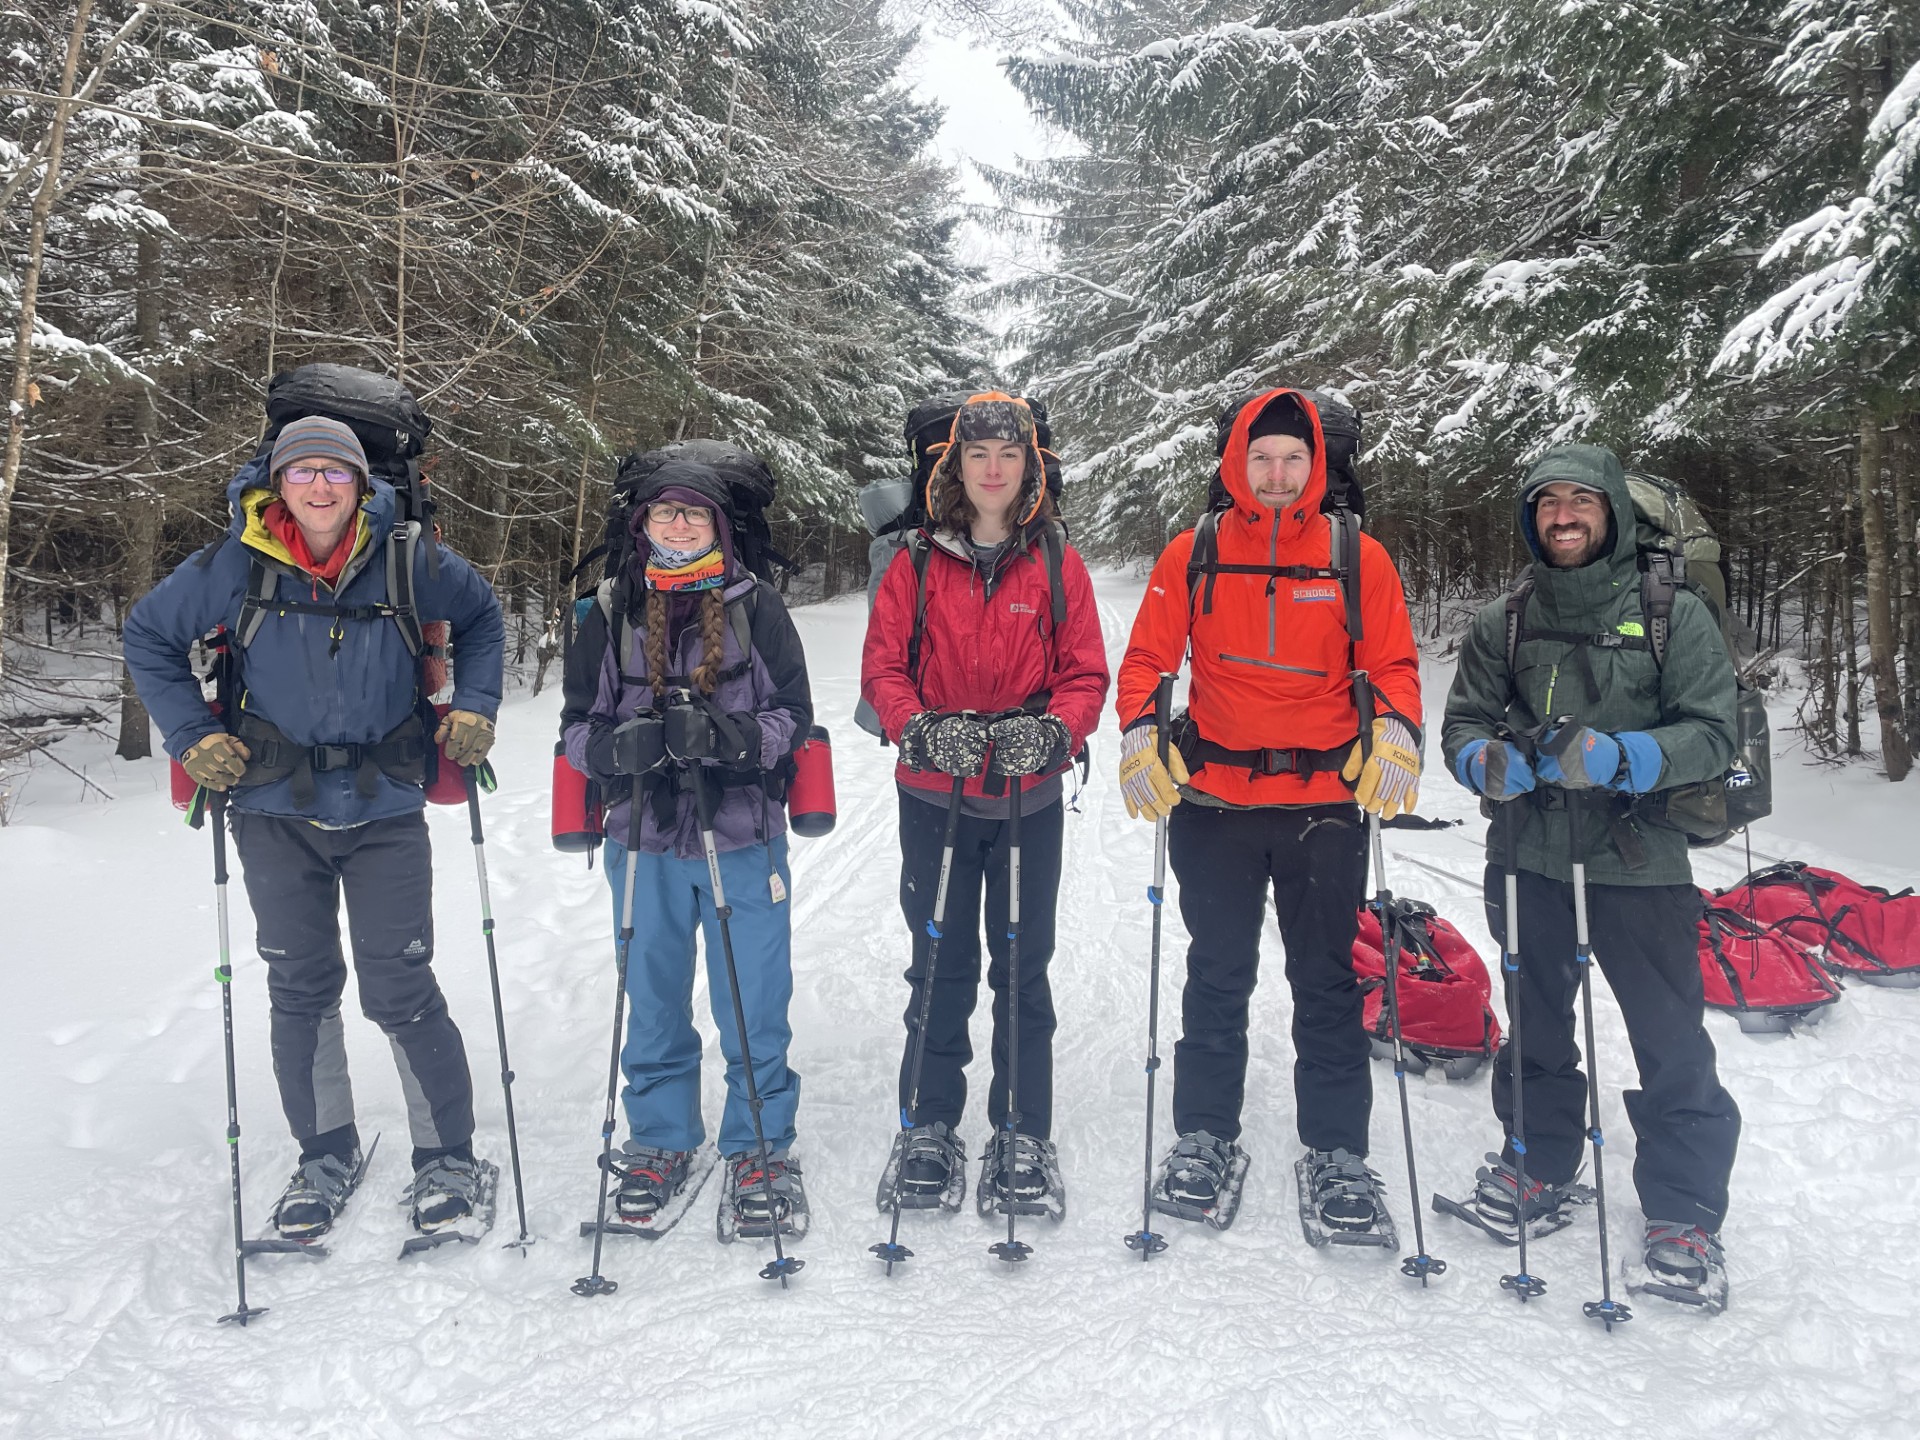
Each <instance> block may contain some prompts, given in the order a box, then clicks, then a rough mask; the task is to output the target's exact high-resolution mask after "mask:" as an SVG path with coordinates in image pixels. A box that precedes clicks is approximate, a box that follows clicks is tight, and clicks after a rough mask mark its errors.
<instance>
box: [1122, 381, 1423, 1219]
mask: <svg viewBox="0 0 1920 1440" xmlns="http://www.w3.org/2000/svg"><path fill="white" fill-rule="evenodd" d="M1221 429H1222V434H1221V437H1220V479H1221V482H1222V485H1223V486H1224V489H1225V491H1226V493H1227V496H1228V497H1229V498H1230V500H1231V509H1226V510H1221V511H1219V512H1218V513H1217V514H1215V515H1214V516H1213V517H1212V518H1211V519H1210V520H1209V521H1208V522H1206V523H1208V524H1210V525H1211V526H1212V527H1213V528H1214V539H1215V542H1216V543H1215V547H1214V554H1213V556H1212V563H1211V564H1208V563H1207V557H1206V553H1205V552H1206V548H1207V547H1205V546H1204V545H1202V547H1201V551H1200V554H1199V555H1198V556H1196V548H1195V531H1192V530H1189V531H1186V532H1184V533H1182V534H1180V535H1178V536H1176V537H1175V538H1174V540H1173V542H1172V543H1171V544H1170V545H1168V546H1167V548H1166V550H1165V551H1164V552H1163V553H1162V554H1161V556H1160V559H1159V561H1158V563H1157V564H1156V565H1155V566H1154V569H1153V576H1152V578H1151V579H1150V580H1149V581H1148V584H1147V593H1146V597H1145V598H1144V600H1143V601H1142V602H1141V605H1140V613H1139V614H1138V615H1137V616H1136V617H1135V619H1134V622H1133V634H1132V637H1131V638H1130V640H1129V642H1128V645H1127V653H1126V658H1125V660H1123V661H1122V662H1121V666H1120V676H1119V687H1118V704H1117V710H1118V714H1119V719H1120V724H1121V727H1122V730H1123V732H1124V734H1123V741H1122V754H1121V763H1120V783H1121V788H1122V791H1123V794H1124V795H1125V798H1126V801H1127V809H1128V813H1129V814H1131V815H1134V816H1139V815H1142V814H1144V815H1146V816H1148V817H1149V818H1151V819H1154V820H1160V819H1163V818H1164V819H1165V820H1166V821H1167V854H1168V858H1169V859H1170V860H1171V861H1172V863H1173V870H1174V874H1175V876H1176V877H1177V878H1178V879H1179V882H1180V914H1181V918H1182V919H1183V920H1184V921H1185V923H1186V927H1187V933H1188V935H1189V937H1190V940H1191V943H1190V945H1189V947H1188V950H1187V982H1186V989H1185V991H1184V993H1183V995H1182V997H1181V1035H1180V1040H1179V1043H1178V1044H1177V1045H1176V1046H1175V1048H1174V1062H1173V1066H1174V1070H1173V1074H1174V1079H1173V1117H1174V1127H1175V1129H1176V1130H1177V1131H1178V1132H1179V1136H1180V1138H1179V1141H1178V1143H1177V1144H1176V1145H1175V1146H1174V1147H1173V1149H1172V1151H1171V1152H1170V1153H1169V1154H1168V1155H1167V1157H1166V1161H1165V1163H1164V1164H1163V1166H1162V1169H1161V1173H1160V1176H1159V1179H1158V1181H1157V1182H1156V1186H1155V1199H1154V1203H1155V1207H1156V1208H1157V1209H1159V1210H1161V1211H1163V1212H1164V1213H1166V1214H1170V1215H1175V1216H1178V1217H1180V1218H1183V1219H1190V1220H1203V1221H1205V1222H1207V1223H1208V1224H1211V1225H1213V1226H1215V1227H1216V1228H1225V1226H1227V1225H1228V1224H1231V1223H1232V1220H1233V1216H1234V1211H1235V1209H1236V1208H1237V1206H1238V1203H1239V1190H1240V1182H1241V1180H1242V1179H1243V1178H1244V1176H1245V1174H1246V1168H1247V1157H1246V1154H1245V1152H1243V1151H1242V1150H1241V1148H1240V1146H1239V1144H1238V1143H1237V1142H1238V1140H1239V1136H1240V1111H1241V1106H1242V1103H1243V1100H1244V1096H1245V1090H1246V1072H1247V1010H1248V1003H1249V1001H1250V1000H1251V998H1252V995H1253V987H1254V982H1255V979H1256V977H1257V972H1258V967H1259V959H1260V932H1261V926H1262V923H1263V920H1264V915H1265V909H1266V896H1267V890H1268V887H1269V886H1271V887H1272V889H1273V894H1274V901H1275V905H1276V908H1277V910H1278V912H1279V918H1280V936H1281V939H1282V941H1283V942H1284V944H1285V947H1286V955H1287V980H1288V983H1289V984H1290V985H1291V986H1292V988H1293V1044H1294V1104H1295V1112H1296V1113H1295V1118H1296V1121H1297V1124H1298V1128H1299V1135H1300V1140H1301V1142H1302V1143H1303V1144H1304V1145H1305V1146H1306V1147H1307V1153H1306V1155H1305V1156H1304V1157H1302V1159H1301V1160H1300V1162H1299V1164H1298V1166H1297V1167H1296V1168H1297V1170H1298V1173H1299V1179H1300V1187H1301V1200H1302V1208H1301V1219H1302V1223H1303V1225H1304V1226H1305V1228H1306V1230H1307V1234H1308V1238H1309V1239H1310V1240H1312V1241H1314V1242H1315V1243H1324V1242H1325V1241H1326V1240H1328V1239H1343V1238H1344V1240H1345V1242H1346V1243H1363V1244H1365V1243H1379V1244H1391V1243H1392V1240H1393V1228H1392V1221H1391V1219H1390V1218H1389V1217H1388V1215H1387V1211H1386V1206H1385V1203H1384V1199H1383V1196H1382V1193H1381V1190H1380V1184H1379V1180H1378V1178H1377V1177H1376V1176H1375V1175H1374V1174H1373V1172H1372V1171H1370V1170H1369V1169H1368V1168H1367V1165H1366V1155H1367V1126H1368V1117H1369V1112H1370V1111H1371V1108H1372V1102H1373V1086H1372V1079H1371V1077H1370V1076H1369V1074H1368V1070H1367V1057H1368V1048H1369V1046H1368V1040H1367V1036H1366V1032H1365V1030H1364V1028H1363V1024H1362V1020H1361V993H1360V986H1359V982H1358V981H1357V979H1356V978H1355V976H1354V972H1353V941H1354V935H1355V932H1356V930H1357V928H1358V924H1357V911H1358V909H1359V906H1360V904H1361V902H1362V900H1363V898H1364V894H1365V888H1366V875H1367V832H1366V827H1365V825H1364V823H1363V819H1362V815H1361V810H1360V808H1358V807H1357V806H1356V801H1357V802H1358V806H1359V807H1364V808H1365V809H1366V810H1368V811H1370V812H1373V813H1376V814H1379V815H1381V816H1382V817H1383V818H1391V817H1392V816H1393V815H1395V814H1397V813H1399V812H1400V811H1402V810H1406V811H1411V810H1412V809H1413V807H1414V804H1415V802H1416V800H1417V799H1418V790H1417V785H1418V780H1419V774H1420V738H1419V737H1420V663H1419V655H1418V652H1417V651H1416V649H1415V647H1414V641H1413V626H1412V623H1411V621H1410V620H1409V618H1408V615H1407V605H1406V598H1405V596H1404V594H1403V593H1402V591H1401V585H1400V576H1399V573H1398V572H1397V571H1396V570H1395V569H1394V567H1393V562H1392V561H1391V560H1390V559H1388V558H1387V552H1386V551H1385V550H1384V549H1382V548H1381V546H1380V545H1379V543H1378V542H1377V541H1375V540H1374V539H1373V538H1372V537H1371V536H1369V535H1357V539H1358V548H1357V552H1351V551H1350V552H1349V553H1357V558H1358V565H1357V568H1358V572H1359V573H1358V574H1357V575H1354V574H1343V573H1340V569H1339V567H1338V566H1336V565H1335V564H1334V559H1335V556H1334V550H1335V548H1336V547H1335V546H1334V533H1335V532H1334V528H1333V526H1332V524H1331V522H1330V521H1329V518H1328V516H1327V515H1325V514H1323V513H1322V512H1321V502H1322V500H1323V498H1324V497H1325V495H1326V493H1327V443H1326V439H1325V436H1324V435H1323V433H1322V429H1321V416H1320V412H1319V409H1318V408H1317V406H1316V405H1315V403H1314V401H1313V400H1312V399H1311V398H1309V396H1307V395H1306V394H1304V393H1302V392H1300V391H1295V390H1285V389H1278V390H1269V391H1266V392H1264V393H1261V394H1259V395H1256V396H1254V397H1252V398H1251V399H1249V400H1247V401H1246V402H1245V403H1243V404H1241V405H1239V406H1237V407H1235V408H1234V409H1233V410H1232V411H1230V412H1229V413H1228V415H1227V416H1223V417H1222V421H1221ZM1196 562H1197V564H1196ZM1349 586H1352V587H1357V591H1358V606H1357V611H1358V617H1359V620H1360V625H1359V631H1360V634H1359V636H1358V637H1357V638H1356V637H1354V636H1353V635H1351V634H1350V633H1349V623H1348V612H1349V607H1348V594H1347V587H1349ZM1188 651H1191V654H1192V657H1193V669H1192V672H1191V676H1190V680H1189V692H1188V705H1187V709H1186V711H1185V712H1184V714H1183V715H1181V716H1178V717H1176V720H1175V723H1174V724H1173V726H1172V732H1173V733H1172V735H1171V737H1170V738H1171V740H1172V742H1173V744H1172V747H1171V748H1170V750H1169V755H1168V759H1167V761H1166V762H1165V763H1162V761H1161V759H1160V755H1159V744H1158V742H1159V736H1158V731H1157V727H1156V725H1155V720H1154V714H1153V703H1154V689H1155V686H1156V684H1157V683H1158V680H1159V677H1160V675H1161V674H1163V673H1168V674H1171V673H1173V672H1176V671H1177V670H1178V669H1179V668H1180V662H1181V657H1182V655H1183V654H1184V653H1186V652H1188ZM1356 670H1357V671H1362V672H1364V673H1365V676H1366V678H1367V681H1369V682H1370V683H1371V687H1372V696H1373V703H1374V706H1375V715H1376V718H1375V719H1374V721H1373V724H1372V728H1371V733H1370V734H1369V735H1368V736H1367V737H1365V742H1364V743H1363V738H1362V736H1361V734H1360V711H1359V707H1358V704H1357V702H1356V684H1355V681H1354V678H1353V672H1354V671H1356ZM1182 800H1184V801H1186V802H1187V803H1186V804H1184V805H1183V804H1181V803H1180V802H1181V801H1182ZM1176 807H1177V808H1176Z"/></svg>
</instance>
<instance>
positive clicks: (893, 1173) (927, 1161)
mask: <svg viewBox="0 0 1920 1440" xmlns="http://www.w3.org/2000/svg"><path fill="white" fill-rule="evenodd" d="M903 1166H904V1167H905V1173H904V1174H903V1173H902V1167H903ZM896 1184H897V1185H898V1186H899V1189H898V1191H896V1190H895V1188H894V1187H895V1186H896ZM896 1194H897V1195H898V1198H899V1204H900V1208H901V1209H902V1210H948V1211H953V1210H958V1209H959V1208H960V1207H961V1206H962V1205H963V1204H965V1203H966V1198H967V1151H966V1146H965V1144H964V1143H963V1142H962V1141H961V1139H960V1137H959V1136H958V1135H956V1134H954V1133H953V1131H952V1130H951V1129H950V1128H949V1127H948V1126H946V1125H944V1124H942V1123H939V1122H937V1121H936V1122H935V1123H934V1124H932V1125H916V1126H914V1127H913V1128H912V1129H908V1130H900V1131H898V1132H896V1133H895V1135H894V1137H893V1149H892V1151H891V1152H890V1153H889V1154H888V1156H887V1164H886V1168H885V1169H884V1170H882V1171H881V1172H880V1184H879V1187H878V1189H876V1190H875V1191H874V1197H873V1198H874V1206H875V1208H876V1209H878V1210H879V1211H880V1213H881V1214H883V1215H886V1214H890V1213H892V1211H893V1206H894V1200H895V1196H896Z"/></svg>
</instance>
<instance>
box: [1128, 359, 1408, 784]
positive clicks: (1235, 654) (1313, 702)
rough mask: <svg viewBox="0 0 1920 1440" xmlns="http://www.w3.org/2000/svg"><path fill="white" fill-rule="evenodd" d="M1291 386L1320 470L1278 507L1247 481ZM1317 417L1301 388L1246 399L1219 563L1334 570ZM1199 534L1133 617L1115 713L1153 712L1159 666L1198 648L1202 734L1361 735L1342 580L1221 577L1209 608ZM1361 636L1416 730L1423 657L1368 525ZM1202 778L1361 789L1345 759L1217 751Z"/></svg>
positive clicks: (1310, 744)
mask: <svg viewBox="0 0 1920 1440" xmlns="http://www.w3.org/2000/svg"><path fill="white" fill-rule="evenodd" d="M1285 395H1291V396H1293V398H1294V399H1295V400H1296V401H1297V402H1298V403H1299V405H1300V408H1301V409H1302V410H1303V411H1304V412H1305V413H1306V415H1307V416H1308V417H1309V419H1310V420H1311V422H1312V425H1313V437H1314V445H1313V470H1312V473H1311V475H1310V476H1309V478H1308V480H1307V486H1306V489H1305V490H1303V491H1302V492H1301V494H1300V498H1299V499H1297V500H1296V501H1294V502H1293V503H1292V504H1291V505H1289V506H1287V507H1286V508H1285V509H1284V510H1281V511H1278V512H1275V511H1272V510H1269V509H1267V508H1266V507H1265V506H1264V505H1260V504H1258V503H1257V502H1256V501H1255V500H1254V498H1253V489H1252V486H1251V485H1250V484H1249V483H1248V481H1247V431H1248V430H1249V429H1250V428H1251V426H1252V425H1253V422H1254V420H1255V419H1256V418H1257V417H1258V416H1259V414H1260V412H1261V411H1262V410H1264V409H1265V408H1266V407H1267V406H1268V405H1269V404H1270V403H1271V402H1272V401H1274V400H1276V399H1278V398H1280V397H1281V396H1285ZM1326 454H1327V448H1326V440H1325V437H1324V436H1323V435H1322V434H1321V430H1320V414H1319V412H1318V411H1317V410H1316V409H1315V408H1314V406H1313V403H1312V402H1311V401H1310V400H1308V399H1307V398H1306V397H1305V396H1304V395H1301V394H1300V393H1299V392H1298V391H1293V390H1285V389H1279V390H1269V391H1267V392H1266V393H1265V394H1262V395H1259V396H1257V397H1255V398H1254V399H1253V400H1251V401H1249V402H1248V403H1247V404H1246V405H1244V406H1242V407H1241V409H1240V413H1239V414H1238V415H1237V416H1235V417H1234V422H1233V429H1232V432H1231V433H1230V435H1229V436H1228V439H1227V447H1226V451H1225V453H1224V454H1223V455H1222V456H1221V459H1220V478H1221V480H1222V481H1223V482H1224V483H1225V485H1226V488H1227V491H1228V493H1229V494H1230V495H1231V496H1232V497H1233V508H1232V510H1230V511H1227V512H1224V513H1223V514H1222V515H1221V516H1220V518H1219V522H1218V523H1219V530H1218V539H1219V563H1220V564H1222V565H1258V566H1286V565H1299V566H1309V567H1318V568H1322V569H1324V568H1326V566H1327V563H1328V558H1329V553H1330V551H1329V547H1330V546H1331V544H1332V526H1331V524H1330V522H1329V521H1328V519H1327V517H1326V516H1325V515H1322V514H1321V513H1320V501H1321V499H1322V497H1323V496H1325V494H1326V490H1327V464H1326ZM1193 538H1194V532H1193V531H1191V530H1187V531H1183V532H1182V533H1181V534H1179V535H1176V536H1175V537H1174V538H1173V542H1172V543H1171V544H1169V545H1168V546H1167V548H1166V549H1165V550H1164V551H1162V552H1161V555H1160V559H1159V560H1158V561H1157V562H1156V563H1155V565H1154V567H1153V575H1152V578H1151V579H1149V580H1148V582H1147V593H1146V596H1145V598H1144V599H1142V601H1141V602H1140V613H1139V614H1138V615H1136V616H1135V617H1134V621H1133V634H1132V636H1131V637H1130V638H1129V640H1128V642H1127V653H1126V658H1125V659H1123V660H1122V661H1121V662H1120V675H1119V684H1118V687H1117V690H1116V702H1115V707H1114V708H1115V712H1116V713H1117V714H1118V716H1119V719H1120V725H1121V728H1122V729H1125V728H1126V727H1128V726H1130V725H1132V724H1133V723H1134V722H1135V721H1136V720H1139V719H1140V718H1142V717H1143V716H1147V715H1150V714H1151V713H1152V710H1153V691H1154V686H1155V684H1156V683H1157V682H1158V680H1159V676H1160V674H1161V672H1162V671H1166V672H1169V673H1172V672H1177V671H1178V670H1179V668H1180V662H1181V659H1182V657H1183V655H1184V654H1185V653H1186V652H1187V651H1188V649H1189V647H1191V651H1192V655H1193V670H1192V674H1191V676H1190V679H1189V683H1188V699H1187V710H1188V714H1189V715H1190V716H1191V717H1192V719H1193V722H1194V725H1195V727H1196V728H1197V729H1198V731H1199V733H1200V735H1201V736H1202V737H1203V738H1205V739H1207V740H1210V741H1212V742H1214V743H1215V744H1217V745H1222V746H1225V747H1226V748H1227V749H1229V750H1268V749H1271V750H1282V749H1286V750H1292V749H1298V750H1332V749H1335V748H1336V747H1344V746H1350V745H1351V744H1352V743H1353V741H1354V740H1355V739H1356V738H1357V737H1358V735H1359V733H1360V716H1359V711H1358V710H1357V709H1356V707H1355V705H1354V699H1353V684H1352V681H1351V680H1350V679H1349V674H1348V672H1349V666H1348V654H1347V625H1346V606H1345V604H1344V603H1343V599H1342V596H1341V593H1340V586H1339V584H1338V583H1337V582H1336V581H1333V580H1290V579H1286V578H1284V577H1270V576H1266V575H1231V574H1223V575H1220V576H1218V577H1217V579H1216V589H1215V592H1214V601H1213V612H1212V613H1211V614H1202V613H1200V604H1199V597H1198V590H1199V587H1200V585H1201V584H1203V583H1204V577H1196V583H1195V585H1194V586H1193V587H1192V590H1193V593H1192V595H1191V597H1190V594H1189V586H1188V583H1187V563H1188V560H1189V558H1190V557H1191V556H1192V554H1193ZM1358 583H1359V586H1360V612H1361V628H1362V631H1363V638H1362V640H1361V643H1360V644H1359V646H1358V647H1357V648H1356V650H1355V651H1354V654H1353V664H1354V666H1357V667H1358V668H1359V669H1362V670H1365V671H1366V672H1367V673H1368V674H1369V675H1370V676H1371V677H1372V680H1373V686H1374V691H1375V693H1376V695H1377V696H1378V706H1379V709H1380V712H1381V713H1383V714H1384V713H1387V712H1391V713H1393V714H1396V715H1398V716H1400V717H1401V718H1402V719H1404V720H1405V721H1406V722H1407V724H1408V725H1409V726H1411V727H1412V728H1413V731H1414V733H1415V734H1416V735H1417V734H1419V732H1420V717H1421V709H1420V656H1419V652H1418V650H1417V649H1416V648H1415V646H1414V643H1413V623H1412V621H1411V620H1410V619H1409V618H1408V615H1407V601H1406V596H1405V594H1404V593H1403V591H1402V589H1401V584H1400V573H1399V571H1397V570H1396V569H1394V566H1393V561H1392V560H1390V559H1389V558H1388V557H1387V552H1386V550H1385V549H1384V548H1383V547H1382V546H1381V545H1380V543H1379V542H1378V541H1377V540H1375V539H1374V538H1373V537H1372V536H1371V535H1365V534H1363V535H1361V536H1360V576H1359V582H1358ZM1191 768H1192V770H1193V787H1194V788H1195V789H1196V790H1200V791H1202V792H1204V793H1205V794H1208V795H1212V796H1215V797H1217V798H1218V799H1221V800H1224V801H1227V802H1228V803H1230V804H1234V805H1314V804H1324V803H1327V802H1334V801H1341V800H1347V799H1351V798H1352V795H1353V789H1352V787H1351V786H1350V785H1348V784H1347V783H1346V782H1345V781H1344V780H1342V779H1341V778H1340V775H1339V772H1338V769H1337V768H1336V769H1334V770H1331V771H1328V770H1320V771H1315V772H1313V773H1311V774H1306V775H1300V774H1293V773H1284V774H1278V775H1264V774H1254V773H1252V772H1251V768H1250V767H1246V766H1232V765H1228V764H1226V763H1224V762H1215V763H1212V764H1207V765H1204V766H1194V767H1191Z"/></svg>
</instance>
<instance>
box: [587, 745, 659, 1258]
mask: <svg viewBox="0 0 1920 1440" xmlns="http://www.w3.org/2000/svg"><path fill="white" fill-rule="evenodd" d="M643 803H644V797H643V796H642V794H641V789H640V786H639V784H638V783H637V782H636V783H635V784H634V785H633V786H632V787H631V789H630V791H629V794H628V800H627V807H628V808H627V856H626V861H627V880H626V890H625V893H624V894H623V896H622V898H621V901H620V941H619V944H618V945H617V946H616V947H615V954H616V959H615V963H614V990H613V1054H612V1056H611V1057H610V1058H609V1059H608V1061H607V1114H606V1118H605V1119H603V1120H602V1121H601V1122H600V1208H599V1210H598V1211H597V1212H596V1213H595V1215H594V1218H593V1273H592V1274H591V1275H583V1276H581V1277H580V1278H579V1279H578V1280H576V1281H574V1282H573V1284H572V1286H570V1287H569V1288H570V1289H572V1291H573V1293H574V1294H576V1295H581V1296H594V1295H611V1294H613V1292H614V1291H616V1290H618V1289H619V1288H620V1286H619V1284H618V1283H617V1282H616V1281H613V1280H609V1279H607V1278H606V1277H605V1276H604V1275H602V1274H601V1273H600V1247H601V1245H602V1243H603V1242H604V1241H605V1239H606V1234H607V1181H608V1180H609V1179H611V1178H612V1175H613V1107H614V1102H615V1100H616V1099H617V1098H618V1095H619V1088H620V1042H621V1041H622V1040H623V1039H624V1038H625V1033H624V1032H625V1029H626V1026H625V1021H626V1012H627V959H628V956H629V955H630V954H631V952H632V950H633V892H634V886H635V884H636V882H637V880H638V877H639V873H640V857H639V850H640V826H641V824H642V823H643V821H644V819H645V811H644V810H643V809H642V805H643Z"/></svg>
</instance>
